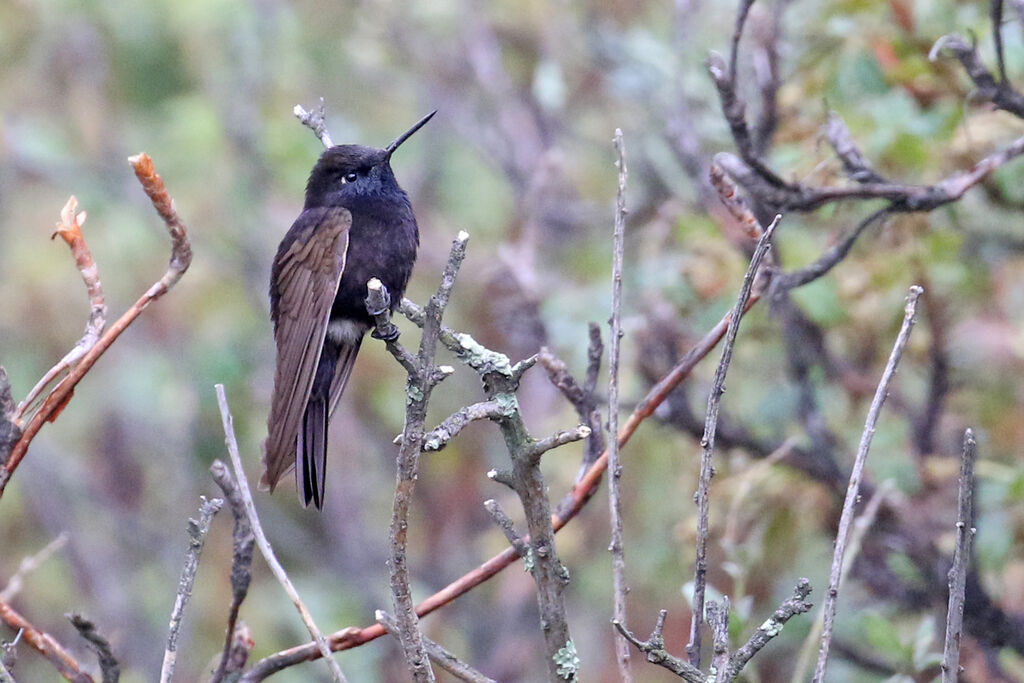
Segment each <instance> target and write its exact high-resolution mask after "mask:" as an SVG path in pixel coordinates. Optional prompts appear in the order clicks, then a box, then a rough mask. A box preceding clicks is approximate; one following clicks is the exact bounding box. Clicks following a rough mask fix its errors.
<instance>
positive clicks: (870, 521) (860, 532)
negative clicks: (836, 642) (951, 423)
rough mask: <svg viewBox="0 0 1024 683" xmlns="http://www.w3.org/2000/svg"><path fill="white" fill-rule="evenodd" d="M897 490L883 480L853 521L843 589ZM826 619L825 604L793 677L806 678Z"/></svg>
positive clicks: (844, 567) (799, 658) (840, 578)
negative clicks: (885, 505) (878, 518)
mask: <svg viewBox="0 0 1024 683" xmlns="http://www.w3.org/2000/svg"><path fill="white" fill-rule="evenodd" d="M895 490H896V484H895V483H893V481H892V480H891V479H886V480H885V481H883V482H882V483H881V484H880V485H879V486H878V488H877V489H876V490H875V494H874V495H873V496H871V499H870V500H868V503H867V505H865V506H864V510H863V512H861V513H860V515H858V516H857V519H855V520H854V521H853V530H852V531H851V532H850V543H849V544H848V545H847V547H846V557H845V558H844V559H843V568H842V571H840V573H839V588H840V590H842V588H843V586H845V585H846V579H847V578H848V577H849V575H850V571H851V570H852V569H853V564H854V562H856V561H857V557H858V556H859V555H860V550H861V546H862V545H863V543H864V538H865V537H866V536H867V534H868V531H870V530H871V528H872V527H873V526H874V524H875V520H876V519H877V517H878V511H879V510H881V509H882V504H883V503H886V502H887V501H888V500H889V498H890V496H891V495H892V493H893V492H894V491H895ZM824 619H825V605H822V606H821V609H820V610H818V613H817V615H816V616H815V618H814V623H813V624H812V625H811V629H810V631H808V632H807V637H806V638H805V639H804V642H803V645H801V647H800V654H799V656H798V657H797V660H796V667H795V668H794V671H793V680H794V681H802V680H804V678H805V674H806V672H807V669H808V668H810V666H811V660H812V659H813V657H814V652H815V649H816V647H817V644H818V642H819V641H820V639H821V629H822V627H823V625H824Z"/></svg>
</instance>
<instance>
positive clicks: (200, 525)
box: [160, 498, 224, 683]
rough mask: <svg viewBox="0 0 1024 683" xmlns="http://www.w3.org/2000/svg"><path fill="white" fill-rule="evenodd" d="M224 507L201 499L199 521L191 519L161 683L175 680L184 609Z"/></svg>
mask: <svg viewBox="0 0 1024 683" xmlns="http://www.w3.org/2000/svg"><path fill="white" fill-rule="evenodd" d="M223 504H224V501H222V500H221V499H220V498H214V499H212V500H207V499H206V498H203V499H202V503H201V504H200V506H199V519H198V520H195V519H190V520H188V553H186V555H185V566H184V567H182V569H181V578H180V579H179V580H178V593H177V595H175V597H174V609H173V610H171V624H170V628H169V629H168V634H167V648H166V649H165V650H164V661H163V665H162V666H161V667H160V683H170V681H171V680H172V679H173V678H174V667H175V665H176V664H177V661H178V633H179V632H180V630H181V620H182V618H183V617H184V615H185V606H186V605H187V604H188V601H189V599H191V597H192V585H193V584H194V583H195V580H196V572H197V571H198V570H199V555H200V554H201V553H202V552H203V544H204V543H205V542H206V535H207V534H208V533H209V532H210V523H211V522H213V516H214V515H216V514H217V513H218V512H219V511H220V508H221V506H222V505H223Z"/></svg>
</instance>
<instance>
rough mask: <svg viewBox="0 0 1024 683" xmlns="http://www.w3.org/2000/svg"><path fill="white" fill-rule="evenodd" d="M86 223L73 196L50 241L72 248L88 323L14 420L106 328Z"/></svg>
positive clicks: (105, 309)
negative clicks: (60, 241) (86, 297)
mask: <svg viewBox="0 0 1024 683" xmlns="http://www.w3.org/2000/svg"><path fill="white" fill-rule="evenodd" d="M83 223H85V211H82V212H78V200H77V199H75V197H74V195H72V196H71V198H69V199H68V201H67V204H65V205H64V208H63V209H61V212H60V222H59V223H57V231H56V232H54V233H53V235H52V236H51V237H50V239H53V238H54V237H57V236H58V235H60V237H61V238H62V239H63V240H64V242H65V243H66V244H67V245H68V246H69V247H70V248H71V255H72V256H73V257H74V259H75V265H76V266H78V272H79V273H81V274H82V281H83V282H84V283H85V291H86V293H88V295H89V304H90V306H91V309H92V310H91V311H90V313H89V320H88V322H87V323H86V326H85V333H84V334H83V335H82V338H81V339H79V340H78V343H76V344H75V345H74V347H73V348H72V349H71V350H70V351H68V352H67V354H66V355H65V356H64V357H63V358H61V359H60V361H58V362H57V364H56V365H54V366H53V367H52V368H50V369H49V370H48V371H47V372H46V374H45V375H43V377H42V379H40V380H39V381H38V382H37V383H36V385H35V386H34V387H32V390H31V391H29V392H28V395H27V396H26V397H25V400H23V401H22V402H21V405H19V406H18V411H17V413H16V414H15V415H14V418H13V419H14V420H15V421H16V422H20V421H21V420H22V419H23V417H24V415H25V414H26V412H28V410H30V409H31V407H32V405H33V404H34V403H35V401H36V399H37V398H38V397H39V396H40V394H41V393H42V392H43V390H44V389H45V388H46V387H47V386H49V385H50V383H51V382H52V381H53V380H54V379H55V378H56V377H57V376H59V375H60V374H61V373H62V372H64V371H65V370H67V369H68V368H70V367H71V366H73V365H74V364H75V363H77V362H78V361H79V360H80V359H81V358H82V356H84V355H85V354H86V352H88V351H89V349H91V348H92V347H94V346H95V345H96V342H97V341H99V338H100V335H101V334H102V333H103V328H104V327H106V325H107V304H106V300H105V298H104V296H103V285H102V284H101V283H100V272H99V269H98V268H97V267H96V262H95V261H94V260H93V258H92V253H91V252H90V251H89V245H88V244H87V243H86V241H85V237H84V236H83V235H82V224H83Z"/></svg>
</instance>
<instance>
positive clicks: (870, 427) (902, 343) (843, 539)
mask: <svg viewBox="0 0 1024 683" xmlns="http://www.w3.org/2000/svg"><path fill="white" fill-rule="evenodd" d="M923 291H924V290H923V289H921V288H920V287H918V286H917V285H914V286H912V287H911V288H910V294H909V295H908V296H907V305H906V311H905V313H904V316H903V325H902V327H901V328H900V332H899V334H898V335H897V337H896V342H895V344H894V345H893V348H892V353H891V354H890V355H889V362H888V363H886V366H885V371H884V372H883V373H882V379H881V380H880V381H879V383H878V388H877V389H876V390H875V397H874V399H872V401H871V407H870V408H869V409H868V416H867V420H866V422H865V424H864V432H863V434H861V438H860V446H859V447H858V449H857V455H856V457H855V458H854V462H853V471H852V472H851V473H850V484H849V486H848V487H847V489H846V500H845V502H844V503H843V512H842V516H841V517H840V519H839V530H838V531H837V532H836V542H835V552H834V554H833V556H832V569H831V571H830V573H829V585H828V593H827V594H826V595H825V611H824V619H823V622H822V634H821V648H820V650H819V651H818V663H817V666H816V667H815V671H814V679H813V680H814V683H822V682H823V681H824V679H825V665H826V663H827V661H828V649H829V645H830V644H831V641H832V626H833V621H834V619H835V612H836V600H837V598H838V596H839V581H840V577H841V573H842V568H843V556H844V554H845V553H846V545H847V542H848V541H849V538H850V526H851V524H852V523H853V515H854V509H855V508H856V505H857V500H858V499H859V498H860V482H861V478H862V477H863V474H864V463H865V462H866V461H867V457H868V451H869V450H870V449H871V440H872V439H873V438H874V436H875V426H876V424H877V423H878V416H879V414H880V413H881V411H882V404H883V403H885V398H886V396H888V394H889V384H890V383H891V382H892V378H893V376H895V374H896V367H897V366H898V365H899V362H900V358H901V357H902V355H903V349H904V348H906V345H907V341H908V340H909V339H910V332H911V330H912V329H913V328H914V322H915V320H916V316H917V300H918V299H919V298H920V296H921V293H922V292H923Z"/></svg>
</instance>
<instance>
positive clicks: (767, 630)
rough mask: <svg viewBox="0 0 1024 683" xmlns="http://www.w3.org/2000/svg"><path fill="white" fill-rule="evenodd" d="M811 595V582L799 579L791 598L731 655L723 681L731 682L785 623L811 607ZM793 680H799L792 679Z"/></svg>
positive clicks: (777, 633) (778, 632) (780, 630)
mask: <svg viewBox="0 0 1024 683" xmlns="http://www.w3.org/2000/svg"><path fill="white" fill-rule="evenodd" d="M810 594H811V582H810V581H808V580H807V579H800V581H798V582H797V584H796V588H795V589H794V590H793V597H791V598H789V599H788V600H786V601H785V602H783V603H782V604H781V605H779V608H778V609H777V610H775V613H774V614H772V616H771V617H769V618H768V619H767V620H766V621H765V622H764V623H763V624H761V625H760V626H758V627H757V630H756V631H754V633H753V634H751V636H750V638H749V639H748V640H747V642H746V643H745V644H744V645H743V647H741V648H739V649H738V650H736V652H734V653H733V655H732V656H731V657H730V658H729V667H728V669H727V670H726V671H725V672H724V673H723V674H722V676H723V678H722V679H720V680H722V681H723V683H724V682H725V681H732V680H734V679H735V678H736V677H737V676H739V675H740V672H741V671H743V668H744V667H745V666H746V665H747V662H749V661H750V660H751V659H752V658H753V656H754V655H756V654H757V653H758V652H759V651H760V650H761V649H763V648H764V646H765V645H767V644H768V642H769V641H770V640H771V639H772V638H774V637H776V636H777V635H779V634H780V633H782V627H783V626H785V624H786V622H787V621H789V620H790V619H791V618H793V617H794V616H796V615H797V614H803V613H804V612H807V611H809V610H810V609H811V607H813V605H812V604H811V603H809V602H807V596H808V595H810ZM793 680H799V679H796V678H794V679H793Z"/></svg>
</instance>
